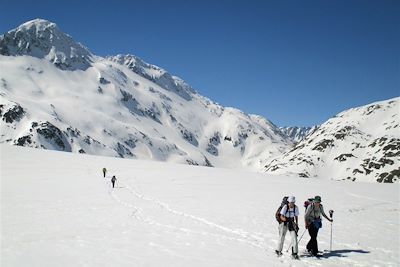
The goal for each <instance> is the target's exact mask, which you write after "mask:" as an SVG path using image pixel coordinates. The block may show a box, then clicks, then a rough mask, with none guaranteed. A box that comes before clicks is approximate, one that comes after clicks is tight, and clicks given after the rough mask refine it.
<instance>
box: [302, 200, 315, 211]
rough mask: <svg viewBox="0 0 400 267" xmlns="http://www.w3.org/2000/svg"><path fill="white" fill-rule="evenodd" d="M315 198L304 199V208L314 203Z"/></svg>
mask: <svg viewBox="0 0 400 267" xmlns="http://www.w3.org/2000/svg"><path fill="white" fill-rule="evenodd" d="M313 200H314V199H313V198H309V199H307V200H306V201H304V208H305V209H306V210H307V207H308V206H309V205H310V204H312V203H313Z"/></svg>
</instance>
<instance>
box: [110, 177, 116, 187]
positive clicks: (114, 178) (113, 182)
mask: <svg viewBox="0 0 400 267" xmlns="http://www.w3.org/2000/svg"><path fill="white" fill-rule="evenodd" d="M115 181H117V178H116V177H115V175H113V177H112V178H111V183H112V186H113V188H114V187H115Z"/></svg>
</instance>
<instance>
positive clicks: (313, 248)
mask: <svg viewBox="0 0 400 267" xmlns="http://www.w3.org/2000/svg"><path fill="white" fill-rule="evenodd" d="M309 232H310V236H311V240H310V247H309V250H311V253H312V254H313V255H317V254H318V243H317V235H318V229H316V228H315V227H314V225H311V226H310V228H309Z"/></svg>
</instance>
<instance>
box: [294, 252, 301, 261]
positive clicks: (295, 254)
mask: <svg viewBox="0 0 400 267" xmlns="http://www.w3.org/2000/svg"><path fill="white" fill-rule="evenodd" d="M292 259H294V260H299V259H300V258H299V255H297V253H293V254H292Z"/></svg>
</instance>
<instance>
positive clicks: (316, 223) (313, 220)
mask: <svg viewBox="0 0 400 267" xmlns="http://www.w3.org/2000/svg"><path fill="white" fill-rule="evenodd" d="M321 215H322V216H324V217H325V218H326V219H327V220H328V221H330V222H332V221H333V220H332V219H330V218H328V216H326V214H325V212H324V207H323V206H322V204H321V197H320V196H316V197H315V198H314V200H313V202H312V204H311V205H308V207H307V210H306V214H305V215H304V219H305V223H306V228H307V229H308V233H309V234H310V237H311V239H310V241H309V242H308V244H307V250H308V252H310V253H311V254H312V255H313V256H318V241H317V235H318V230H319V228H321V227H322V222H321Z"/></svg>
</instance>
